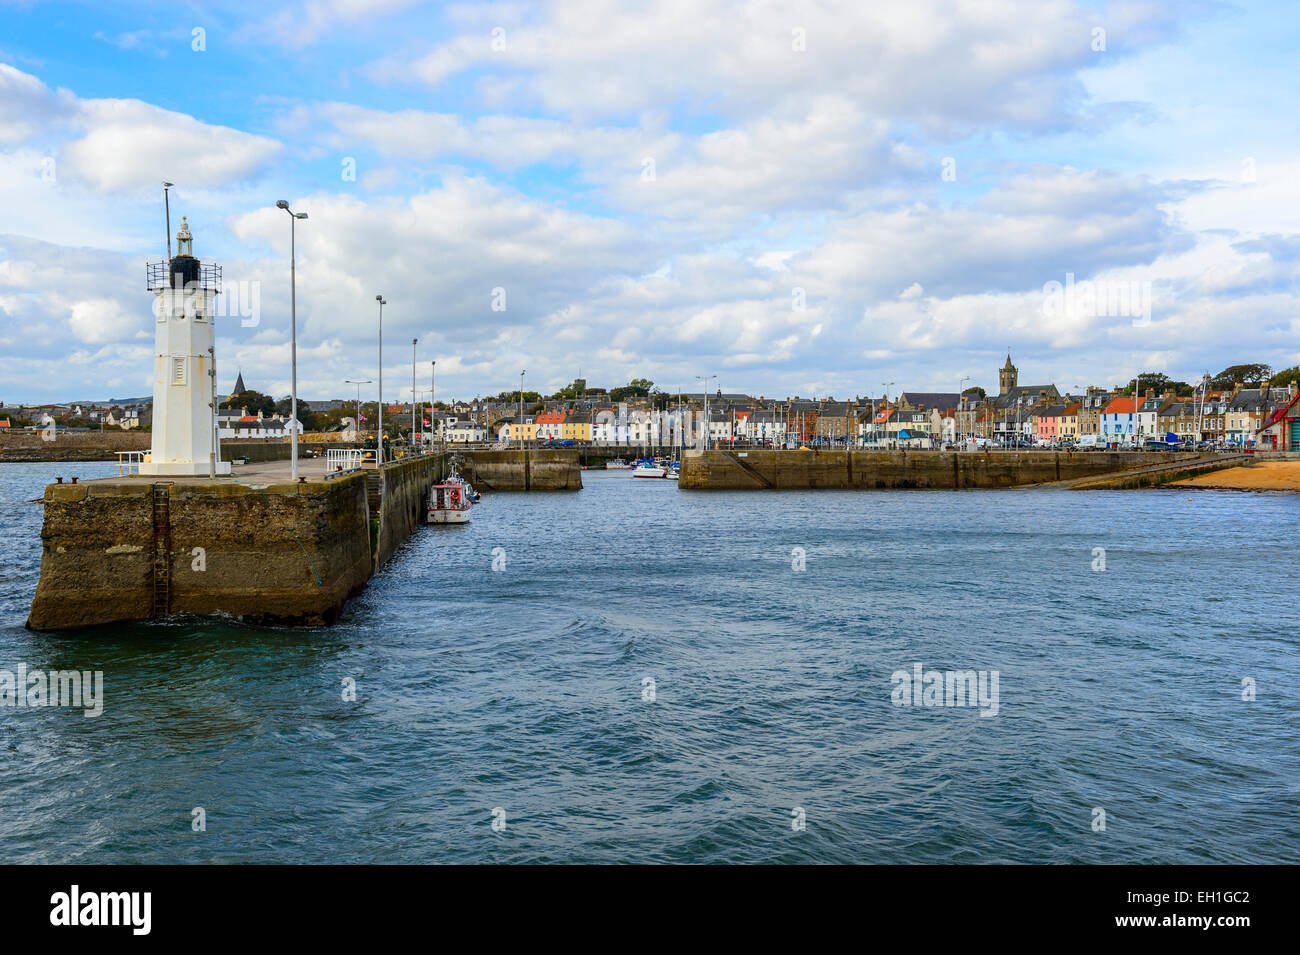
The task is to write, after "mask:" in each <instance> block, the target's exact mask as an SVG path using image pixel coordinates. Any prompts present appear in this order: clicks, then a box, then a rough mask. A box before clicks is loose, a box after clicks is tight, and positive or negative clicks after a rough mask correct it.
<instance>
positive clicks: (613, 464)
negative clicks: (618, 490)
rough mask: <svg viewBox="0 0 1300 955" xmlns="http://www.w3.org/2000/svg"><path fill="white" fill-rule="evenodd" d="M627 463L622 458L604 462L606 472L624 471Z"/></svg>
mask: <svg viewBox="0 0 1300 955" xmlns="http://www.w3.org/2000/svg"><path fill="white" fill-rule="evenodd" d="M627 467H628V463H627V462H626V461H624V460H623V459H622V458H614V459H612V460H610V461H606V462H605V470H606V471H626V470H627Z"/></svg>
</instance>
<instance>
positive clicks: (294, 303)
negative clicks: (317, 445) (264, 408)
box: [275, 199, 307, 482]
mask: <svg viewBox="0 0 1300 955" xmlns="http://www.w3.org/2000/svg"><path fill="white" fill-rule="evenodd" d="M275 207H276V208H277V209H283V210H284V211H285V212H287V213H289V369H290V370H289V375H290V391H289V396H290V397H289V474H290V476H291V477H292V478H293V480H294V481H295V482H297V480H298V265H297V250H296V248H295V246H296V242H297V232H298V229H297V225H298V220H299V219H305V218H307V213H305V212H294V211H293V210H292V209H290V208H289V203H288V202H286V201H285V200H283V199H281V200H280V201H279V202H277V203H276V204H275Z"/></svg>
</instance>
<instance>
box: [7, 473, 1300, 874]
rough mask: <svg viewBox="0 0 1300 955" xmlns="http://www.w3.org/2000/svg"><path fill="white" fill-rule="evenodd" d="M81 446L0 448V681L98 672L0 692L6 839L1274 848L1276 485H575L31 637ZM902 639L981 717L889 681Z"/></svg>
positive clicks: (1297, 617)
mask: <svg viewBox="0 0 1300 955" xmlns="http://www.w3.org/2000/svg"><path fill="white" fill-rule="evenodd" d="M111 467H112V466H111V465H76V466H70V465H66V464H64V465H49V464H8V465H0V507H2V508H3V513H4V514H5V515H6V517H7V523H8V525H9V526H8V528H7V533H6V534H5V535H4V539H3V541H2V542H0V668H8V669H10V670H13V669H14V668H15V667H16V666H17V665H18V664H19V663H26V664H27V665H28V667H29V668H31V669H38V668H39V669H46V670H48V669H79V670H102V671H103V672H104V680H105V696H106V702H105V709H104V713H103V715H102V716H100V717H99V718H97V719H88V718H86V717H85V716H83V714H82V713H81V711H80V710H67V709H59V708H42V709H37V708H10V707H0V839H3V843H4V846H5V848H6V851H7V852H6V854H7V860H8V861H11V862H13V861H17V862H96V863H98V862H115V863H120V862H153V863H165V862H659V861H670V862H887V863H946V862H970V863H975V862H979V863H989V862H1097V863H1117V862H1132V863H1174V862H1178V863H1191V862H1246V863H1252V862H1296V861H1300V822H1297V820H1300V739H1298V736H1300V662H1298V661H1300V657H1298V655H1297V643H1298V642H1300V639H1298V637H1297V623H1300V611H1298V610H1297V597H1300V586H1298V585H1297V575H1296V573H1295V565H1294V561H1295V555H1296V553H1297V551H1296V541H1297V538H1298V537H1300V534H1298V532H1300V498H1297V497H1294V496H1286V495H1280V494H1279V495H1273V494H1239V493H1219V492H1203V491H1198V492H1194V493H1193V492H1179V491H1174V490H1160V491H1132V492H1092V493H1081V492H1067V491H1054V490H1022V491H961V492H947V491H915V492H912V491H879V492H871V491H855V492H834V491H816V492H806V493H805V492H782V493H752V492H751V493H743V492H740V493H723V492H685V491H679V490H678V488H677V486H676V485H675V483H670V482H665V481H645V480H635V479H632V478H631V477H630V476H628V474H627V472H610V473H605V472H587V473H586V474H584V482H585V484H586V488H585V489H584V490H583V491H581V492H577V493H565V494H504V493H503V494H491V495H485V496H484V499H483V503H482V504H481V505H479V506H477V507H476V508H475V509H474V512H473V521H472V523H470V524H469V525H468V526H465V527H447V528H421V529H420V530H419V532H418V533H416V534H415V535H414V536H413V537H412V538H411V539H410V540H409V541H408V542H407V544H406V545H405V546H404V547H403V548H402V549H401V550H400V551H399V552H398V553H397V555H396V556H395V557H394V559H393V560H392V562H391V563H390V564H389V565H388V566H387V567H386V568H385V569H384V571H383V572H382V573H381V574H380V575H379V576H378V577H377V578H376V579H375V580H374V581H372V583H371V585H370V587H369V588H368V589H367V591H366V592H365V594H364V595H363V596H361V597H360V598H358V599H357V600H355V601H354V602H353V603H352V604H350V605H349V607H348V611H347V613H346V615H345V617H344V619H343V621H342V622H341V623H339V624H338V625H336V626H334V627H331V628H328V629H302V630H295V629H271V628H265V627H249V626H243V625H240V624H238V623H233V622H230V621H220V620H197V619H188V620H173V621H168V622H162V623H150V624H133V625H122V626H116V627H108V628H101V629H97V630H94V631H91V632H84V633H75V634H59V635H50V634H33V633H29V632H27V631H26V630H24V629H23V621H24V620H25V619H26V614H27V609H28V606H29V604H30V601H31V596H32V593H33V591H34V589H35V587H36V581H37V575H38V571H39V562H40V540H39V534H40V522H41V508H40V505H39V504H30V503H27V501H28V500H29V499H31V498H36V497H39V496H40V494H41V490H42V488H43V487H44V485H45V484H46V483H48V482H49V481H51V480H52V479H53V477H54V475H55V474H72V473H76V474H79V475H80V476H81V477H82V478H83V479H88V478H91V477H95V476H102V475H105V474H107V473H108V472H109V470H110V468H111ZM1097 547H1102V548H1105V559H1106V569H1105V570H1104V571H1100V572H1099V571H1094V570H1093V569H1092V567H1093V565H1094V561H1095V559H1096V557H1095V555H1094V548H1097ZM495 548H501V549H502V550H500V551H496V552H495V554H496V556H497V557H498V564H500V557H501V556H502V555H503V556H504V561H505V566H504V569H502V570H499V571H494V570H493V569H492V565H493V559H494V549H495ZM796 548H802V549H803V552H804V553H805V554H806V557H805V561H806V563H805V569H804V570H803V571H802V572H800V571H796V570H795V569H793V565H794V563H796V561H795V555H796V551H795V549H796ZM209 561H210V567H213V566H215V565H216V563H217V562H218V561H219V558H217V559H216V560H214V559H213V558H212V557H211V556H210V558H209ZM918 662H919V663H921V664H922V665H923V666H924V667H925V668H927V669H932V668H933V669H940V670H948V669H957V670H967V669H973V670H997V671H998V673H999V691H1000V692H999V712H998V714H997V715H996V716H995V717H992V718H982V717H980V715H979V710H978V709H959V708H924V707H910V708H909V707H900V706H895V705H894V703H893V702H892V701H891V690H892V689H893V684H892V683H891V674H893V673H894V671H896V670H910V669H911V667H912V665H913V664H914V663H918ZM349 677H350V678H352V679H354V680H355V681H356V685H357V690H358V700H357V702H355V703H350V702H344V701H343V700H342V682H343V680H344V679H345V678H349ZM647 677H648V678H650V679H652V680H653V681H654V697H655V698H654V700H653V701H650V700H647V699H644V698H643V696H645V695H648V693H647V691H648V689H649V688H648V686H646V684H645V683H644V681H645V679H646V678H647ZM1245 678H1250V679H1252V680H1254V681H1255V686H1256V693H1257V698H1256V699H1255V700H1254V701H1253V702H1247V701H1244V700H1243V699H1242V681H1243V679H1245ZM200 806H201V807H203V808H204V810H205V812H206V818H207V831H206V832H202V833H195V832H193V831H191V818H192V816H191V812H192V810H193V809H194V808H195V807H200ZM497 808H500V809H502V810H504V813H505V816H504V818H505V828H504V831H500V832H498V831H494V830H493V828H492V820H493V810H494V809H497ZM796 808H799V809H802V810H803V813H804V816H805V818H806V829H805V830H803V831H795V829H794V828H792V821H794V819H795V816H794V815H793V811H794V810H795V809H796ZM1097 808H1101V809H1104V810H1105V812H1106V829H1105V831H1104V832H1096V831H1093V819H1094V809H1097Z"/></svg>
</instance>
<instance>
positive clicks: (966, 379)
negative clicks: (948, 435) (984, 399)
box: [953, 375, 974, 437]
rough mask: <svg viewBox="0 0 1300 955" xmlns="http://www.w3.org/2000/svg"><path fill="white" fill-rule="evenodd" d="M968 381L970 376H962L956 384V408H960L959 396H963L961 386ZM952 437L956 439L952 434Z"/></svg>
mask: <svg viewBox="0 0 1300 955" xmlns="http://www.w3.org/2000/svg"><path fill="white" fill-rule="evenodd" d="M968 381H970V375H963V376H962V379H961V381H959V382H957V406H958V407H961V396H962V395H963V394H964V392H963V391H962V385H964V384H966V382H968ZM972 424H973V422H972ZM971 430H972V431H973V430H974V428H972V429H971ZM953 437H957V436H956V435H955V434H954V435H953Z"/></svg>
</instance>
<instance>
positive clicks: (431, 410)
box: [429, 359, 442, 448]
mask: <svg viewBox="0 0 1300 955" xmlns="http://www.w3.org/2000/svg"><path fill="white" fill-rule="evenodd" d="M437 371H438V362H437V360H436V359H435V360H433V361H431V362H429V427H430V428H432V427H433V421H434V418H433V416H434V415H435V414H437V410H438V409H436V408H435V407H434V406H433V383H434V376H435V374H436V373H437ZM436 430H437V432H438V447H439V448H441V447H442V428H437V429H436ZM429 445H430V447H431V448H432V445H433V441H432V440H430V441H429Z"/></svg>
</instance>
